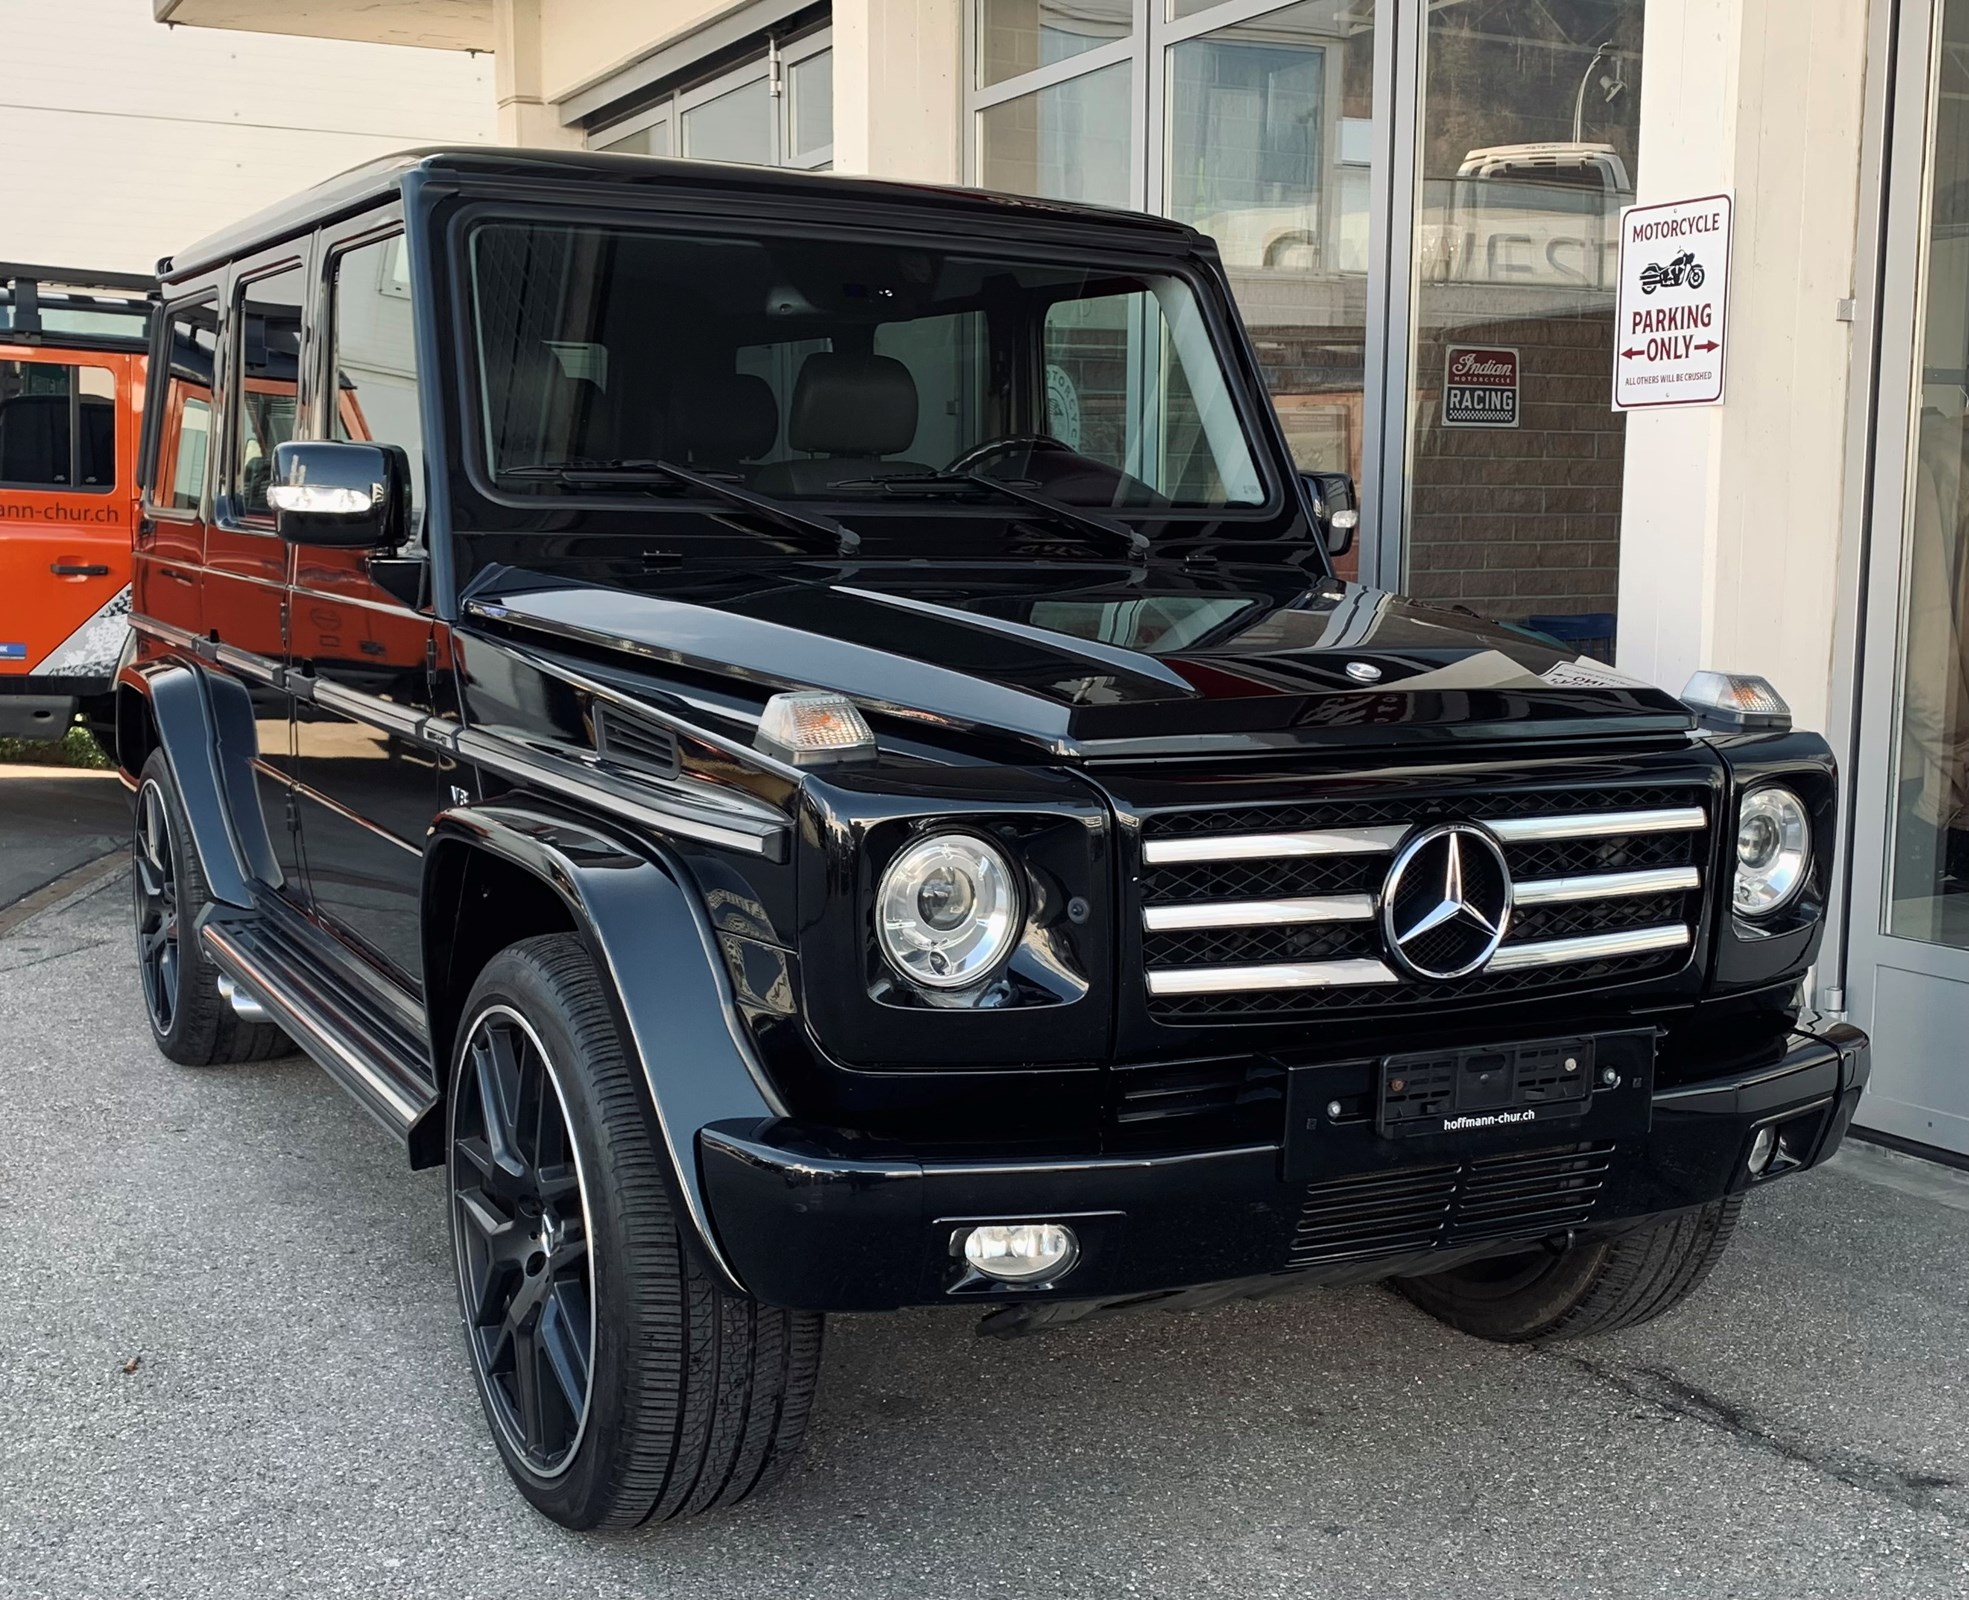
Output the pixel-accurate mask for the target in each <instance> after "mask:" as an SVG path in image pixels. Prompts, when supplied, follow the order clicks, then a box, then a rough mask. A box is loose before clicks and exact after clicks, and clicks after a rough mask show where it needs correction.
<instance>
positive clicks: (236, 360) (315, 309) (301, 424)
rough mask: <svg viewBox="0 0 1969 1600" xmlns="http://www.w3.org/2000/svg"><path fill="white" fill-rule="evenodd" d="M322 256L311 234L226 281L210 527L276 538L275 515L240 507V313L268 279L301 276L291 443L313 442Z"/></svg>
mask: <svg viewBox="0 0 1969 1600" xmlns="http://www.w3.org/2000/svg"><path fill="white" fill-rule="evenodd" d="M318 265H319V251H318V245H317V239H316V236H315V235H314V234H313V233H309V234H307V235H305V236H303V237H301V238H299V239H292V240H288V241H286V242H285V243H283V244H281V245H279V246H277V247H275V248H274V249H271V250H268V251H265V252H263V253H261V254H259V255H256V256H253V257H250V258H249V259H248V260H246V261H244V262H240V263H235V264H234V267H233V269H232V271H231V272H229V273H228V274H227V275H226V290H225V299H224V306H225V310H224V321H223V323H222V325H221V327H220V329H219V350H220V374H221V376H220V380H219V384H218V385H217V387H218V388H219V391H220V394H221V396H222V406H221V410H222V412H223V416H224V420H223V422H222V423H221V424H220V427H219V434H220V439H219V450H218V456H219V461H220V471H219V473H218V475H217V477H216V480H215V482H214V483H213V485H212V487H211V491H210V498H211V501H212V510H213V515H212V519H211V520H212V523H213V525H214V526H215V527H218V528H222V529H224V530H225V531H227V532H229V533H250V534H255V535H258V536H260V537H263V538H269V539H273V538H278V537H279V533H278V532H277V530H276V528H275V519H274V517H273V516H272V514H271V513H259V512H248V511H246V510H245V509H244V508H243V507H242V505H241V503H240V495H239V490H238V477H239V472H240V469H241V466H242V465H243V463H242V462H241V461H240V460H238V459H236V458H237V457H239V456H241V455H242V454H243V450H242V448H241V441H240V428H241V423H242V421H243V415H242V408H243V405H244V400H245V392H246V391H245V381H246V376H245V367H246V357H245V351H244V349H243V348H242V341H243V340H244V339H245V337H246V319H245V317H244V316H243V315H242V308H243V307H244V305H245V303H246V294H247V291H248V290H249V289H251V287H252V286H253V285H254V284H256V283H263V282H265V281H266V280H267V279H269V278H277V277H279V276H280V275H281V274H282V273H285V272H299V274H300V277H301V300H300V304H299V307H298V309H299V312H300V318H301V342H300V348H299V351H298V352H297V356H296V360H295V372H294V431H293V433H292V434H290V435H289V437H290V438H292V439H313V438H315V437H316V436H317V435H316V431H315V427H314V404H315V394H314V388H315V385H314V373H313V367H314V358H315V350H316V348H317V346H318V343H319V341H318V340H317V339H316V338H315V328H316V326H317V324H318V322H319V316H320V311H319V289H320V279H319V274H318V272H317V271H316V270H315V269H316V268H317V266H318Z"/></svg>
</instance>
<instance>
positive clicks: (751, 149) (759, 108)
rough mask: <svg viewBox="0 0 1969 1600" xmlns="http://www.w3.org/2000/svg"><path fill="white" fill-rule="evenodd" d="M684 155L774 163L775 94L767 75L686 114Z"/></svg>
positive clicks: (716, 159) (757, 164) (759, 164)
mask: <svg viewBox="0 0 1969 1600" xmlns="http://www.w3.org/2000/svg"><path fill="white" fill-rule="evenodd" d="M683 124H684V154H685V155H687V156H695V157H696V158H697V159H698V160H700V161H749V162H751V163H752V164H753V165H754V166H762V167H769V166H771V165H772V164H773V97H772V90H771V88H770V87H769V86H768V84H767V82H766V80H765V78H764V76H760V77H757V78H754V79H753V80H752V81H751V82H750V83H744V84H740V85H739V87H738V88H736V89H731V90H728V91H726V92H725V93H724V94H721V95H719V96H718V97H717V98H716V99H715V100H707V101H705V102H704V104H703V105H701V106H693V107H692V108H691V109H690V110H689V111H686V112H685V113H684V115H683Z"/></svg>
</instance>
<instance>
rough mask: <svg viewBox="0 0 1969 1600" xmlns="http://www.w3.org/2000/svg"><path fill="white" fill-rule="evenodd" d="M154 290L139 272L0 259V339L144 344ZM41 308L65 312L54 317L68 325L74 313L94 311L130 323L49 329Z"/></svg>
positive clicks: (154, 282) (152, 280) (153, 284)
mask: <svg viewBox="0 0 1969 1600" xmlns="http://www.w3.org/2000/svg"><path fill="white" fill-rule="evenodd" d="M156 293H157V280H156V279H155V278H153V277H150V276H148V275H146V274H144V273H140V272H104V271H102V270H100V269H98V268H84V267H45V266H32V265H29V264H28V263H26V262H19V261H0V340H9V341H12V342H14V343H28V344H34V343H40V342H42V341H44V340H46V341H59V342H61V343H63V344H81V345H104V346H131V345H135V346H141V345H142V344H144V343H145V342H146V336H147V335H146V330H147V328H148V325H149V315H150V311H149V304H148V302H149V301H150V300H151V298H152V297H153V296H154V295H155V294H156ZM44 310H45V311H51V312H52V311H61V312H66V313H70V314H71V315H70V316H68V317H65V318H61V319H60V320H62V321H66V322H69V323H71V324H73V323H74V322H75V321H76V320H77V319H76V317H75V316H74V315H73V314H75V313H83V314H86V313H89V312H97V313H102V314H105V315H107V316H110V317H117V316H121V317H124V318H127V319H129V320H131V321H132V322H133V324H134V326H133V327H132V328H131V329H130V331H128V332H115V331H111V328H105V327H102V326H100V325H99V326H97V327H94V328H87V327H81V328H78V327H75V326H72V325H71V326H69V327H49V326H48V325H47V320H46V318H45V317H44V315H43V312H44ZM112 327H113V324H112Z"/></svg>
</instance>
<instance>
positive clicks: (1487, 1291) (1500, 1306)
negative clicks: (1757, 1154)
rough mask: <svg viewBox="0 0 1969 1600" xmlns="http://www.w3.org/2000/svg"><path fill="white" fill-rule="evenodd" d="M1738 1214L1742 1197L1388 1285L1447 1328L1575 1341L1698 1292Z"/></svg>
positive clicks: (1509, 1340)
mask: <svg viewBox="0 0 1969 1600" xmlns="http://www.w3.org/2000/svg"><path fill="white" fill-rule="evenodd" d="M1742 1208H1743V1199H1742V1197H1741V1196H1733V1197H1731V1198H1730V1199H1727V1200H1719V1201H1716V1202H1715V1203H1714V1204H1712V1205H1707V1206H1704V1207H1702V1208H1701V1209H1700V1210H1698V1211H1691V1212H1688V1213H1686V1214H1685V1215H1682V1216H1679V1217H1675V1218H1672V1219H1671V1220H1669V1221H1667V1222H1660V1223H1656V1224H1655V1225H1654V1226H1652V1227H1647V1228H1637V1229H1635V1230H1634V1231H1633V1232H1632V1233H1623V1234H1618V1235H1616V1236H1615V1237H1613V1238H1611V1239H1599V1240H1594V1241H1593V1242H1591V1243H1588V1244H1577V1245H1574V1246H1572V1247H1571V1248H1570V1249H1566V1250H1561V1251H1558V1252H1556V1253H1554V1252H1552V1251H1549V1250H1546V1249H1544V1248H1542V1247H1541V1248H1539V1249H1536V1250H1529V1251H1525V1252H1522V1253H1520V1254H1517V1255H1508V1256H1494V1257H1490V1258H1488V1259H1485V1260H1481V1261H1472V1262H1468V1263H1466V1264H1465V1265H1463V1266H1460V1267H1451V1268H1449V1269H1448V1270H1447V1271H1444V1272H1431V1273H1428V1274H1426V1275H1425V1276H1422V1277H1416V1278H1397V1279H1395V1287H1396V1288H1397V1289H1399V1290H1401V1292H1402V1293H1403V1294H1405V1295H1407V1296H1408V1298H1409V1299H1411V1300H1413V1301H1414V1302H1415V1303H1416V1304H1417V1305H1418V1306H1420V1307H1421V1308H1422V1309H1423V1310H1424V1311H1427V1312H1428V1313H1429V1314H1430V1315H1431V1316H1434V1317H1438V1318H1440V1319H1441V1320H1442V1321H1444V1322H1447V1323H1448V1324H1449V1325H1450V1326H1451V1327H1452V1328H1459V1329H1461V1330H1462V1331H1463V1332H1464V1333H1472V1334H1475V1335H1476V1336H1477V1337H1478V1338H1480V1339H1492V1340H1496V1341H1498V1342H1500V1343H1505V1344H1519V1343H1523V1342H1525V1341H1528V1340H1533V1339H1584V1338H1588V1337H1590V1336H1591V1335H1594V1334H1600V1333H1612V1332H1613V1331H1614V1330H1615V1329H1617V1328H1627V1327H1632V1326H1633V1325H1634V1324H1635V1323H1637V1322H1646V1321H1648V1320H1650V1319H1651V1318H1654V1317H1658V1316H1660V1315H1661V1314H1662V1313H1663V1312H1664V1311H1667V1310H1669V1309H1670V1308H1672V1307H1674V1306H1677V1305H1680V1304H1681V1303H1682V1301H1684V1300H1686V1299H1687V1298H1688V1297H1689V1296H1690V1295H1692V1294H1693V1293H1695V1291H1696V1290H1697V1289H1699V1288H1700V1287H1701V1286H1702V1282H1703V1280H1704V1279H1705V1278H1707V1277H1708V1276H1709V1273H1710V1269H1711V1268H1713V1267H1714V1266H1715V1265H1716V1262H1717V1260H1718V1259H1719V1258H1720V1257H1721V1256H1722V1254H1723V1250H1724V1247H1725V1246H1726V1245H1728V1244H1729V1242H1730V1234H1731V1233H1732V1232H1733V1231H1734V1230H1735V1228H1736V1225H1737V1213H1738V1212H1739V1211H1740V1210H1742Z"/></svg>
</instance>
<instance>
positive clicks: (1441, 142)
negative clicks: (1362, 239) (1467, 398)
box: [1407, 0, 1644, 659]
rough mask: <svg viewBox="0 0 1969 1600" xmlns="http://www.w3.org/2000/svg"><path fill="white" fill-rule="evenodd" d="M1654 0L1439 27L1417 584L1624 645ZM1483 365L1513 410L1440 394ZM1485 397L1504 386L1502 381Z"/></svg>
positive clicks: (1535, 3) (1421, 230)
mask: <svg viewBox="0 0 1969 1600" xmlns="http://www.w3.org/2000/svg"><path fill="white" fill-rule="evenodd" d="M1643 8H1644V0H1468V3H1466V4H1463V5H1458V6H1448V7H1443V8H1440V9H1437V10H1433V11H1432V12H1431V13H1430V16H1429V29H1428V36H1427V41H1426V50H1427V61H1426V65H1425V69H1424V70H1425V81H1424V89H1423V118H1422V137H1421V163H1422V185H1421V194H1420V197H1419V199H1420V211H1419V213H1418V215H1417V218H1416V229H1415V241H1416V242H1415V249H1416V262H1415V271H1416V276H1417V283H1416V296H1415V305H1416V331H1415V352H1414V368H1413V372H1414V393H1413V395H1412V396H1411V401H1410V405H1411V411H1410V415H1411V430H1410V482H1411V486H1412V487H1411V501H1410V505H1409V523H1408V528H1409V550H1408V555H1409V574H1408V582H1407V587H1408V588H1409V589H1410V591H1411V592H1413V593H1415V594H1417V595H1419V596H1422V597H1424V598H1426V599H1432V600H1447V601H1455V602H1460V603H1461V604H1464V605H1467V606H1469V607H1470V608H1471V609H1472V610H1474V611H1478V612H1480V613H1483V614H1485V615H1487V616H1495V617H1505V618H1509V619H1511V620H1513V621H1519V622H1528V623H1530V625H1531V626H1533V627H1536V628H1540V629H1542V630H1544V631H1545V632H1548V633H1550V634H1552V635H1554V636H1555V637H1558V638H1560V639H1561V640H1562V641H1563V642H1564V643H1566V644H1567V645H1568V646H1570V647H1572V648H1575V649H1577V650H1579V651H1580V652H1582V653H1584V654H1587V655H1592V656H1598V657H1600V658H1602V659H1611V657H1612V653H1613V645H1614V631H1615V628H1614V620H1615V619H1614V612H1615V602H1616V591H1617V588H1618V581H1619V568H1620V500H1621V464H1622V459H1623V456H1624V453H1625V448H1626V419H1625V417H1623V416H1622V415H1621V414H1619V413H1617V412H1614V411H1612V410H1611V409H1610V408H1609V388H1610V385H1611V383H1612V376H1611V375H1612V371H1613V334H1614V276H1615V265H1616V256H1617V253H1618V252H1617V245H1618V239H1619V231H1618V230H1619V226H1620V210H1621V207H1622V206H1625V205H1631V204H1632V203H1633V200H1634V176H1635V151H1636V145H1637V134H1638V132H1639V128H1640V111H1641V26H1642V12H1643ZM1459 362H1461V363H1463V365H1464V367H1465V369H1466V370H1467V369H1468V366H1469V364H1470V363H1472V362H1475V363H1478V364H1480V365H1481V366H1482V367H1483V369H1484V370H1486V371H1488V372H1493V373H1497V374H1500V375H1501V377H1502V383H1503V387H1505V388H1507V389H1510V390H1514V391H1515V395H1516V406H1515V413H1514V414H1515V421H1513V422H1509V423H1503V424H1500V423H1498V422H1496V421H1487V420H1486V418H1485V415H1484V412H1483V411H1482V410H1481V409H1479V408H1476V407H1472V406H1467V405H1466V406H1464V407H1463V408H1462V414H1461V415H1460V416H1459V415H1456V414H1455V410H1454V408H1453V407H1449V406H1446V405H1445V399H1446V397H1447V398H1449V399H1451V400H1453V399H1454V398H1455V397H1454V396H1453V395H1451V394H1450V391H1451V390H1452V389H1453V388H1454V387H1456V386H1455V385H1454V384H1453V383H1452V381H1451V367H1452V365H1453V364H1456V363H1459ZM1485 398H1487V399H1488V398H1490V396H1488V395H1486V396H1485Z"/></svg>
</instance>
